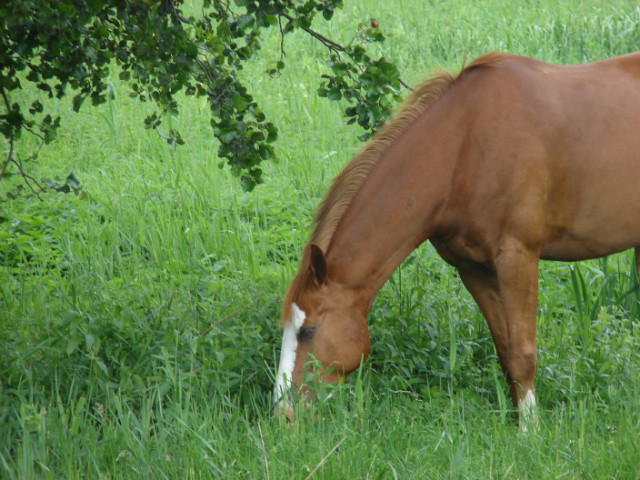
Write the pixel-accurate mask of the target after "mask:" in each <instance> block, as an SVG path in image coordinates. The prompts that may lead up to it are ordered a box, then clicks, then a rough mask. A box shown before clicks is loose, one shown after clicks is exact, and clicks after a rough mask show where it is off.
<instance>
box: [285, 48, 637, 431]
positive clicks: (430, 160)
mask: <svg viewBox="0 0 640 480" xmlns="http://www.w3.org/2000/svg"><path fill="white" fill-rule="evenodd" d="M314 225H315V229H314V231H313V233H312V235H311V238H310V239H309V243H308V244H307V246H306V247H305V249H304V252H303V254H302V260H301V263H300V268H299V271H298V273H297V275H296V277H295V279H294V280H293V282H292V283H291V286H290V287H289V290H288V293H287V295H286V298H285V300H284V305H283V309H282V322H283V325H284V333H283V339H282V352H281V358H280V366H279V370H278V374H277V375H278V376H277V383H276V387H275V399H276V403H277V404H278V408H279V409H280V411H281V412H283V411H284V412H286V414H287V415H288V416H289V418H292V417H293V410H292V409H291V405H290V400H289V399H290V394H289V389H291V388H292V387H293V388H295V389H296V390H297V389H303V390H304V385H303V383H304V382H303V378H304V377H305V374H306V373H307V370H308V369H309V363H308V359H309V358H310V357H311V356H312V357H314V358H315V359H316V361H317V362H320V363H317V362H316V364H315V365H316V366H318V365H320V364H321V365H322V367H321V369H320V370H319V371H318V372H317V373H318V375H317V377H319V378H321V380H322V381H324V382H329V383H334V382H337V381H338V380H339V379H340V378H343V377H346V376H347V375H348V374H349V373H350V372H351V371H353V370H354V369H356V368H357V367H358V366H359V365H360V363H361V361H363V360H364V359H365V358H366V357H367V355H368V354H369V345H370V343H369V331H368V328H367V324H366V318H367V314H368V312H369V310H370V308H371V305H372V303H373V301H374V298H375V296H376V294H377V292H378V290H379V289H380V288H381V287H382V285H383V284H384V283H385V282H386V281H387V279H388V278H389V277H390V276H391V274H392V273H393V271H394V270H395V269H396V267H397V266H398V265H399V264H400V263H401V262H402V261H403V260H404V259H405V258H406V257H407V256H408V255H409V254H410V253H411V252H412V251H413V250H414V249H415V248H417V247H418V246H419V245H420V244H421V243H422V242H424V241H425V240H427V239H428V240H430V241H431V243H432V244H433V245H434V247H435V248H436V250H437V251H438V253H439V254H440V255H441V256H442V258H443V259H444V260H445V261H446V262H448V263H450V264H451V265H453V266H454V267H455V268H456V269H457V270H458V272H459V274H460V278H461V279H462V282H463V283H464V285H465V286H466V287H467V289H468V290H469V292H470V293H471V295H472V296H473V298H474V299H475V301H476V302H477V304H478V306H479V307H480V310H481V311H482V313H483V315H484V317H485V318H486V320H487V323H488V325H489V329H490V331H491V335H492V336H493V340H494V343H495V346H496V350H497V353H498V358H499V361H500V364H501V366H502V369H503V370H504V372H505V375H506V377H507V380H508V382H509V385H510V390H511V397H512V400H513V404H514V407H515V408H517V409H518V411H519V412H520V418H521V420H523V422H521V423H522V424H525V428H526V422H527V420H529V419H532V418H533V415H534V410H533V408H534V406H535V397H534V387H533V378H534V374H535V369H536V358H537V357H536V306H537V300H538V262H539V259H546V260H562V261H576V260H583V259H589V258H596V257H602V256H605V255H609V254H612V253H615V252H620V251H623V250H626V249H629V248H633V247H638V246H640V53H636V54H631V55H626V56H622V57H617V58H612V59H609V60H604V61H600V62H596V63H591V64H585V65H575V66H555V65H551V64H548V63H544V62H541V61H538V60H534V59H530V58H526V57H521V56H515V55H507V54H501V53H491V54H488V55H484V56H482V57H480V58H478V59H477V60H475V61H474V62H472V63H471V64H469V65H468V66H467V67H466V68H464V69H463V70H462V71H461V72H460V74H459V75H457V76H456V77H454V76H452V75H450V74H448V73H439V74H437V75H435V76H434V77H432V78H430V79H428V80H426V81H425V82H424V83H423V84H422V85H420V86H419V87H418V88H416V90H415V91H414V92H413V93H412V94H411V95H410V96H409V98H408V99H407V101H406V102H405V103H404V104H403V105H402V106H401V107H400V109H399V111H398V112H397V114H396V116H395V117H394V119H393V120H392V121H391V122H390V123H389V124H388V125H386V126H385V127H384V128H382V129H381V130H380V132H379V133H378V134H377V135H376V136H375V137H374V138H373V139H372V140H371V142H369V143H368V144H367V145H366V146H365V147H364V149H363V150H362V152H361V153H360V154H358V155H357V156H356V157H355V158H354V159H353V160H351V162H350V163H349V164H348V165H347V166H346V167H345V169H344V170H343V171H342V173H340V174H339V175H338V177H337V178H336V179H335V180H334V182H333V184H332V186H331V188H330V190H329V192H328V193H327V195H326V197H325V198H324V200H323V201H322V203H321V204H320V206H319V209H318V211H317V213H316V217H315V220H314ZM638 252H639V250H638V249H637V248H636V257H635V258H636V266H638V263H639V262H640V255H639V253H638ZM328 367H331V368H328Z"/></svg>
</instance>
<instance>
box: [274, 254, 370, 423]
mask: <svg viewBox="0 0 640 480" xmlns="http://www.w3.org/2000/svg"><path fill="white" fill-rule="evenodd" d="M294 283H297V288H296V289H295V290H296V291H295V294H294V295H292V296H288V298H287V300H285V302H286V303H285V305H284V306H283V317H284V318H283V324H284V325H283V326H284V328H283V335H282V349H281V353H280V364H279V368H278V374H277V378H276V387H275V392H274V398H275V402H276V411H277V413H278V414H286V416H287V417H288V418H289V419H290V420H293V417H294V414H293V408H292V399H293V396H295V395H302V396H304V397H306V398H307V399H310V398H311V397H312V396H313V389H312V388H310V386H309V381H312V382H322V383H329V384H335V383H338V382H339V381H340V380H341V379H345V378H346V377H347V376H348V375H349V374H350V373H351V372H352V371H354V370H355V369H356V368H358V367H359V366H360V364H361V362H362V361H363V360H364V359H366V358H367V356H368V355H369V346H370V342H369V329H368V328H367V323H366V314H367V311H366V308H362V306H361V305H360V304H361V302H359V301H358V299H359V295H358V294H357V292H356V291H355V290H352V289H348V288H345V287H344V286H342V285H340V284H338V283H336V282H332V280H331V275H330V272H328V270H327V261H326V259H325V255H324V253H323V251H322V250H321V249H320V247H318V246H317V245H315V244H311V245H310V246H309V265H308V267H307V268H306V269H302V270H301V273H300V274H298V276H297V278H296V280H294ZM290 297H292V298H290Z"/></svg>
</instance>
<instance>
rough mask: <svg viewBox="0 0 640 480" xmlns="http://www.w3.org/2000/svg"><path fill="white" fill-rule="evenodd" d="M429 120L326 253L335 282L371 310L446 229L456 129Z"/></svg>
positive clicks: (376, 172)
mask: <svg viewBox="0 0 640 480" xmlns="http://www.w3.org/2000/svg"><path fill="white" fill-rule="evenodd" d="M425 117H426V118H425ZM425 117H421V118H419V119H418V120H416V122H414V124H413V125H412V126H411V127H410V128H408V129H407V131H405V132H404V133H403V134H402V135H401V136H400V137H399V138H398V139H397V140H396V141H395V142H394V143H393V144H392V145H391V146H390V147H388V148H387V149H386V151H385V152H384V153H383V154H382V156H381V157H380V159H379V160H378V162H377V164H376V166H375V167H374V168H373V169H372V170H371V172H370V173H369V176H368V178H367V180H366V181H365V183H364V184H363V185H362V187H361V188H360V190H359V191H358V193H357V194H356V195H355V197H354V198H353V200H352V202H351V205H350V206H349V207H348V209H347V210H346V212H345V214H344V216H343V217H342V219H341V220H340V223H339V224H338V227H337V229H336V231H335V233H334V235H333V237H332V239H331V243H330V245H329V248H328V250H327V252H326V256H327V266H328V268H327V271H328V272H329V275H330V277H331V279H332V280H333V281H335V282H336V283H337V284H339V285H342V287H343V288H347V289H351V290H357V291H359V292H361V296H362V297H363V301H364V302H365V303H368V305H366V308H367V309H368V308H370V306H371V303H373V299H374V298H375V295H376V293H377V292H378V290H380V288H382V285H384V283H385V282H386V281H387V280H388V278H389V277H390V276H391V274H392V273H393V271H394V270H395V269H396V268H397V267H398V265H400V263H401V262H402V261H403V260H404V259H405V258H406V257H407V256H408V255H409V254H410V253H411V252H412V251H413V250H414V249H415V248H417V247H418V246H419V245H420V244H421V243H422V242H424V241H425V240H426V239H428V238H429V237H430V236H432V235H434V234H437V233H438V230H439V228H440V225H439V218H440V217H441V213H442V212H443V210H444V208H445V206H446V203H447V198H448V191H449V185H450V183H451V177H452V175H453V167H454V165H455V161H454V160H455V155H456V154H457V151H458V148H459V146H458V145H457V143H456V142H455V141H448V138H447V137H448V135H447V133H448V132H451V131H452V130H453V131H455V129H451V128H445V127H446V126H443V125H438V124H435V123H434V122H433V119H432V118H431V117H433V116H428V117H427V116H425ZM449 135H450V134H449Z"/></svg>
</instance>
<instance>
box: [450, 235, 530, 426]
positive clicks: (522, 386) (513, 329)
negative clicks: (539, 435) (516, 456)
mask: <svg viewBox="0 0 640 480" xmlns="http://www.w3.org/2000/svg"><path fill="white" fill-rule="evenodd" d="M458 272H459V273H460V278H461V279H462V282H463V283H464V285H465V286H466V287H467V289H468V290H469V292H470V293H471V295H472V296H473V298H474V299H475V301H476V303H477V304H478V306H479V307H480V310H481V311H482V314H483V315H484V317H485V319H486V320H487V324H488V326H489V330H490V331H491V335H492V337H493V341H494V344H495V346H496V351H497V353H498V359H499V361H500V365H501V366H502V370H503V371H504V373H505V375H506V377H507V381H508V382H509V387H510V392H511V400H512V401H513V405H514V408H516V409H517V411H518V420H519V423H520V426H521V428H522V429H523V430H526V429H527V428H528V426H530V425H535V423H536V420H535V410H534V407H535V394H534V387H533V378H534V375H535V368H536V362H537V354H536V307H537V298H538V257H537V255H535V254H534V253H532V252H528V251H526V250H525V249H523V248H520V247H519V246H518V245H517V244H515V243H513V244H511V245H509V244H506V245H504V247H503V248H501V249H500V250H499V254H498V255H497V257H496V259H495V270H489V269H487V268H486V267H484V266H468V265H467V266H466V267H464V268H458Z"/></svg>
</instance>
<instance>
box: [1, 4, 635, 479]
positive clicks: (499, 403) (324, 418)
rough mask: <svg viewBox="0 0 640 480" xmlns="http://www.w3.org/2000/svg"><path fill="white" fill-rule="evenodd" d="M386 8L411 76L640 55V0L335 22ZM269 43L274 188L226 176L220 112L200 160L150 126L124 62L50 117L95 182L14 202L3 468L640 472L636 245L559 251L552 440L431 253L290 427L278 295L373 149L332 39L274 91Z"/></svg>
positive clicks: (305, 43) (313, 46)
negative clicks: (354, 357) (91, 93)
mask: <svg viewBox="0 0 640 480" xmlns="http://www.w3.org/2000/svg"><path fill="white" fill-rule="evenodd" d="M372 16H373V17H375V18H376V19H377V20H378V21H379V23H380V25H381V28H382V29H383V31H384V32H385V33H386V34H387V36H388V40H387V42H385V44H384V45H383V47H382V48H383V50H384V53H385V55H386V56H388V57H389V58H390V59H393V60H394V61H395V62H396V63H397V64H398V66H399V68H400V70H401V72H403V77H404V78H405V80H407V81H408V82H409V83H415V82H417V81H418V80H419V79H420V78H421V77H422V76H424V74H425V73H426V72H427V71H428V70H429V69H431V68H434V67H440V68H447V69H452V70H457V69H458V68H459V67H460V66H461V65H462V63H463V62H464V60H465V59H466V60H467V61H468V60H471V59H472V58H474V57H475V56H477V55H479V54H481V53H484V52H486V51H489V50H493V49H500V50H508V51H510V52H513V53H520V54H525V55H531V56H536V57H538V58H541V59H543V60H548V61H553V62H557V63H577V62H581V61H592V60H598V59H601V58H605V57H609V56H614V55H618V54H624V53H628V52H630V51H635V50H638V48H639V47H640V28H639V21H640V10H639V9H638V7H637V6H636V5H634V2H630V1H609V2H598V1H583V2H569V1H561V2H551V1H545V0H543V1H540V2H524V1H523V2H515V3H514V2H506V1H497V2H493V1H491V2H489V1H484V0H483V1H479V2H473V4H468V3H467V2H460V1H451V2H437V1H434V2H418V1H417V0H411V1H403V2H386V3H384V2H383V3H380V2H372V1H364V0H358V1H353V2H347V5H346V6H345V7H344V9H343V10H342V11H340V12H338V14H337V16H336V18H335V21H333V22H332V23H331V24H330V25H327V24H324V23H322V22H320V21H319V22H318V24H317V25H316V28H318V29H319V30H322V31H323V33H325V34H326V35H327V36H329V37H331V38H333V39H335V40H337V41H341V42H345V43H346V42H348V41H349V40H350V39H351V38H352V37H353V34H354V31H355V28H356V26H357V22H359V21H361V20H366V19H368V18H370V17H372ZM264 41H265V50H264V51H263V53H262V56H261V57H260V58H258V59H256V63H255V65H254V66H253V67H251V68H249V69H247V71H246V72H244V74H245V75H246V76H247V78H251V79H252V83H251V85H252V86H253V88H254V92H253V93H254V94H255V95H256V97H257V98H258V100H259V103H260V104H261V105H263V106H264V110H265V112H267V113H268V115H269V116H270V118H272V119H273V121H274V122H275V123H276V124H277V125H278V126H279V127H280V140H279V141H278V144H277V146H276V148H277V152H278V156H279V162H278V163H273V164H271V165H269V166H268V167H267V171H266V179H267V183H266V184H265V185H263V186H261V187H259V188H258V189H257V190H256V191H255V192H254V193H251V194H244V193H243V192H242V191H241V190H240V189H239V184H238V182H237V181H236V180H235V179H233V178H231V177H230V176H229V174H228V172H227V171H226V170H220V169H218V168H217V167H216V165H217V163H218V161H217V159H216V158H215V151H216V146H215V144H214V142H213V141H212V136H211V132H210V128H209V126H208V111H207V106H206V104H205V103H203V102H199V101H194V100H193V99H184V101H183V102H181V104H182V106H183V108H182V111H181V113H180V115H179V116H178V117H176V118H174V119H172V122H173V126H176V127H178V128H179V129H180V131H181V133H182V134H183V137H184V138H185V140H186V141H187V144H186V145H185V146H184V147H180V148H178V149H172V148H169V147H167V146H166V145H165V144H163V142H162V140H161V139H159V138H158V137H157V135H155V134H154V133H152V132H147V131H145V130H144V129H143V128H142V119H143V118H144V116H145V114H146V113H145V112H147V108H148V106H146V105H140V104H137V103H133V102H131V101H130V100H129V99H128V97H127V90H126V87H125V86H124V85H121V84H120V83H119V82H118V80H117V75H116V74H115V73H114V76H113V78H114V80H113V88H114V92H115V94H116V95H115V99H114V100H112V101H110V102H109V103H108V104H106V105H104V106H102V107H100V108H86V109H84V110H83V111H82V112H80V114H77V115H75V114H72V113H71V106H70V102H66V101H63V102H53V103H50V104H49V105H48V108H50V109H52V110H55V111H58V112H60V113H61V114H62V116H63V119H64V122H63V131H62V132H61V134H60V137H59V139H58V140H57V141H56V142H55V143H54V144H53V145H51V146H48V147H47V148H45V149H44V150H43V151H42V153H41V155H40V159H39V161H38V163H37V164H33V165H31V166H30V168H31V173H32V174H33V175H34V176H35V177H36V178H39V179H42V178H48V179H52V180H57V181H62V180H64V178H65V177H66V175H67V174H69V173H70V172H71V171H73V172H74V173H75V174H76V176H77V177H78V178H79V179H80V181H81V183H82V187H83V190H82V194H81V195H79V196H73V195H64V194H56V193H53V194H49V195H47V197H46V199H45V201H44V202H40V201H38V200H36V199H34V198H27V197H24V196H23V197H21V198H20V199H18V200H15V201H11V202H3V203H2V204H1V205H0V208H1V209H2V210H1V211H0V213H1V215H2V222H0V260H1V266H0V327H1V328H0V472H1V473H0V477H2V478H8V479H13V478H20V479H27V478H70V479H73V478H109V479H116V478H154V479H155V478H270V479H277V478H300V479H305V478H314V479H317V478H326V479H335V478H531V479H538V478H561V477H562V478H594V479H599V478H620V479H628V478H640V474H639V473H638V472H640V440H639V439H640V405H639V403H640V354H639V352H640V349H639V346H640V298H639V296H638V282H637V280H636V277H635V271H634V269H633V267H632V264H633V261H632V255H631V254H630V253H629V252H626V253H623V254H620V255H616V256H613V257H610V258H608V259H603V260H596V261H591V262H583V263H579V264H560V263H549V262H543V263H542V264H541V269H540V292H541V294H540V302H539V323H538V325H539V326H538V332H539V334H538V345H539V368H538V374H537V377H536V386H537V400H538V404H539V405H540V417H541V423H540V431H539V432H538V433H537V434H532V435H520V434H518V433H517V430H516V428H515V425H514V420H513V415H512V412H511V410H510V408H511V407H510V402H509V400H508V393H507V390H506V385H505V382H504V380H503V378H502V374H501V373H500V371H499V367H498V365H497V360H496V356H495V351H494V348H493V344H492V342H491V338H490V335H489V332H488V329H487V327H486V325H485V322H484V319H483V318H482V316H481V315H480V313H479V312H478V309H477V308H476V306H475V304H474V303H473V301H472V299H471V297H470V296H469V294H468V293H467V292H466V290H465V289H464V288H463V286H462V284H461V283H460V281H459V279H458V278H457V275H456V274H455V272H454V271H453V270H452V269H451V268H449V267H447V266H446V265H445V264H444V262H443V261H442V260H441V259H440V258H439V257H438V256H437V255H436V254H435V252H434V250H433V249H432V248H431V247H430V246H428V245H425V246H423V247H421V248H420V249H419V250H417V251H416V252H415V253H414V254H412V255H411V256H410V257H409V259H408V260H407V261H406V262H405V263H404V264H403V265H402V266H401V268H400V269H399V270H398V271H397V272H396V274H395V275H394V276H393V277H392V279H391V280H390V281H389V282H388V284H387V285H386V286H385V287H384V288H383V290H382V291H381V292H380V294H379V296H378V299H377V301H376V303H375V305H374V308H373V311H372V313H371V316H370V329H371V335H372V341H373V344H372V353H371V357H370V359H369V360H368V361H367V363H366V364H365V365H364V367H363V368H362V369H361V370H360V371H359V372H358V373H357V375H354V377H353V378H351V379H350V380H349V381H348V382H347V383H346V384H344V385H342V386H339V387H337V389H336V391H335V392H334V399H333V400H332V401H331V402H326V403H320V404H317V405H315V406H314V409H313V411H312V412H310V414H309V415H306V416H304V417H303V418H302V419H301V420H300V421H299V422H297V423H295V424H287V423H284V422H282V421H281V420H280V419H278V418H274V417H273V416H272V415H271V408H272V407H271V403H270V402H271V390H272V385H273V375H274V368H275V366H276V363H277V359H278V355H279V351H278V350H279V344H280V331H279V327H278V322H277V318H278V314H279V307H280V301H281V298H282V295H283V294H284V291H285V289H286V287H287V283H288V281H289V279H290V278H291V276H292V275H293V273H294V272H295V268H296V266H297V261H298V255H299V251H300V250H301V248H302V246H303V245H304V242H305V240H306V237H307V235H308V225H309V222H310V219H311V215H312V211H313V208H314V207H315V205H316V204H317V202H318V201H319V199H320V198H321V196H322V194H323V193H324V191H325V190H326V188H327V186H328V184H329V182H330V180H331V178H332V177H333V176H334V175H335V174H336V173H337V172H338V171H339V170H340V168H341V166H342V165H343V164H344V163H345V162H346V161H347V160H348V159H349V158H350V157H351V156H352V155H353V154H354V153H355V152H356V151H357V149H358V148H359V146H358V144H357V140H356V138H355V137H356V135H357V133H358V132H357V131H356V130H355V129H351V128H348V127H345V126H344V124H343V123H344V122H343V118H342V117H341V114H340V112H339V110H338V109H337V108H336V107H335V106H334V105H328V104H326V103H325V102H323V101H322V100H321V99H319V98H317V96H316V95H315V89H316V88H317V79H318V77H319V75H320V74H321V73H323V72H324V69H325V66H324V60H323V57H322V54H323V53H324V51H323V48H322V47H321V46H320V45H319V44H317V43H315V42H313V41H312V40H311V39H308V38H305V37H304V36H302V35H299V36H297V37H295V38H292V39H288V40H287V43H286V44H285V48H286V52H287V57H286V61H287V64H288V66H289V68H288V69H286V70H285V71H284V73H283V75H282V76H281V77H279V78H276V79H271V78H268V77H266V76H264V75H262V74H261V72H262V71H264V70H265V68H266V67H265V65H268V64H269V62H271V61H273V60H274V59H277V56H278V51H277V48H278V45H279V37H278V35H277V32H275V31H274V32H272V33H271V34H270V35H269V36H267V38H265V40H264ZM32 93H33V92H29V91H25V92H24V95H25V96H29V95H32ZM30 142H31V140H30V139H29V138H26V137H25V138H24V139H22V141H21V144H20V148H21V149H29V148H32V147H33V144H31V143H30ZM5 148H6V146H3V149H5ZM11 188H12V187H11V184H10V183H3V184H2V185H0V189H2V191H0V194H1V195H2V196H3V197H4V195H5V193H6V191H8V190H10V189H11Z"/></svg>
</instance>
